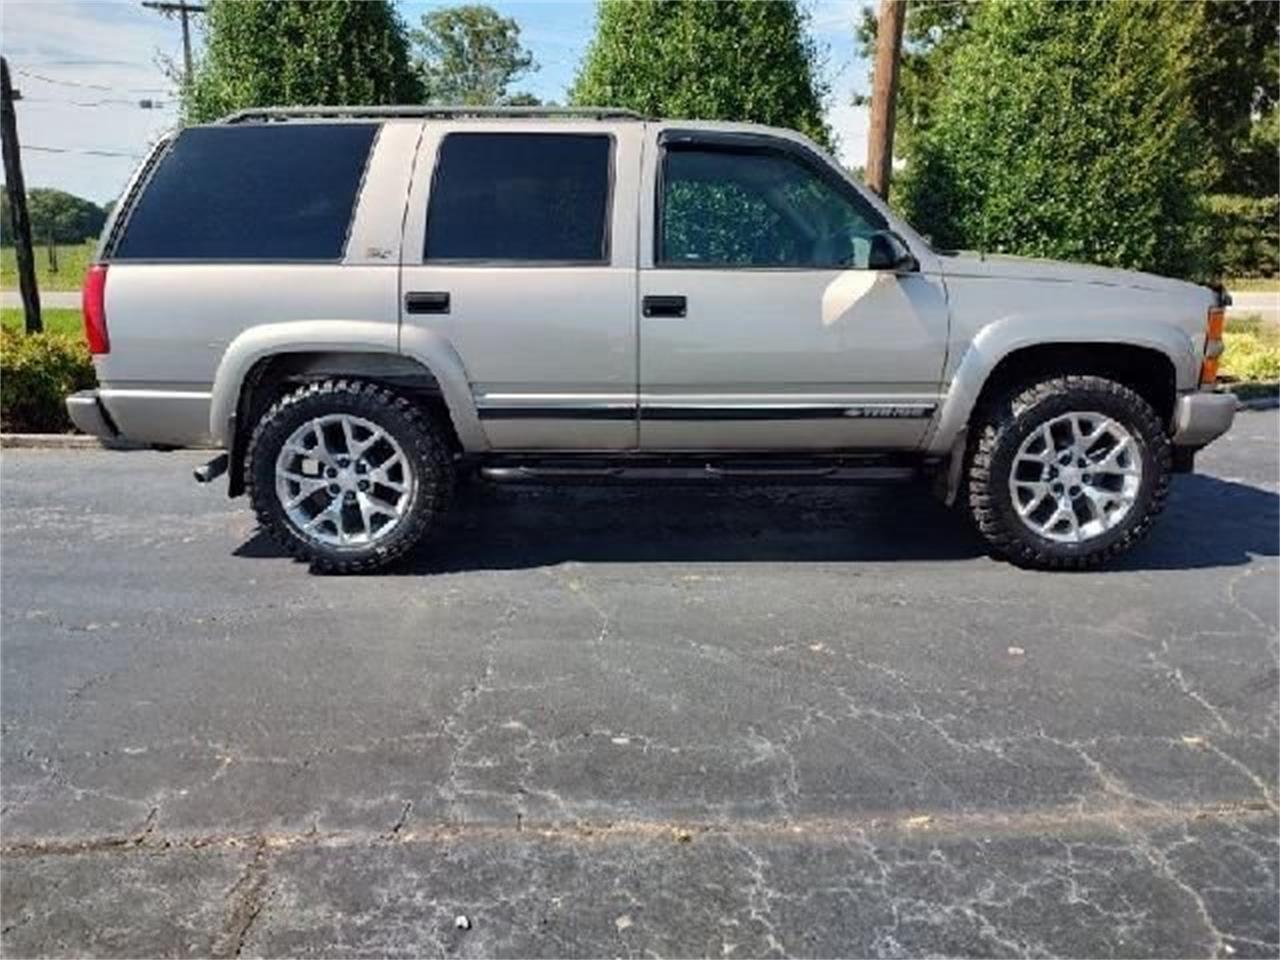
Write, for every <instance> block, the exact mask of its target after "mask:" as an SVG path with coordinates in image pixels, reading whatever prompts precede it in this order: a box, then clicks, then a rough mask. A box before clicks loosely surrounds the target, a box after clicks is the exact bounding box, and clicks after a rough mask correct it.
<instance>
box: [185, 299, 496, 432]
mask: <svg viewBox="0 0 1280 960" xmlns="http://www.w3.org/2000/svg"><path fill="white" fill-rule="evenodd" d="M313 352H346V353H393V354H400V355H402V356H406V357H409V358H411V359H413V360H415V361H417V362H418V363H420V364H421V365H422V366H424V367H425V368H426V369H427V370H428V371H429V372H430V373H431V375H432V376H433V377H434V378H435V380H436V383H438V384H439V386H440V392H441V395H442V396H443V397H444V402H445V406H446V407H447V408H448V411H449V417H450V419H451V420H452V421H453V427H454V431H455V432H456V433H457V435H458V439H459V441H461V443H462V446H463V449H465V450H467V451H468V452H470V451H472V450H483V449H487V447H488V442H487V441H486V439H485V434H484V429H483V427H481V425H480V417H479V415H478V414H477V412H476V406H475V400H474V399H473V397H472V394H471V386H470V383H469V381H468V380H467V375H466V371H465V370H464V369H463V366H462V360H461V358H460V357H459V356H458V353H457V351H456V350H454V349H453V345H452V344H451V343H449V341H448V340H447V339H446V338H445V337H444V336H442V335H441V334H439V333H437V332H435V331H433V330H427V329H424V328H422V327H414V328H407V329H405V330H404V331H403V336H402V335H401V331H400V330H399V329H398V328H397V326H396V325H395V324H389V323H380V322H374V321H363V320H292V321H288V322H284V323H267V324H261V325H259V326H256V327H250V328H249V329H248V330H245V331H244V332H243V333H241V334H240V335H239V336H237V337H236V338H235V339H234V340H232V341H231V344H230V345H229V346H228V347H227V349H226V352H225V353H224V354H223V355H222V361H221V362H220V363H219V364H218V371H217V373H216V374H215V376H214V381H213V399H212V403H211V405H210V409H209V433H210V435H211V436H212V437H213V439H214V442H215V443H216V444H218V445H219V446H223V447H228V448H229V447H230V445H231V441H232V434H231V430H232V423H233V418H234V417H235V413H236V409H237V407H238V405H239V402H240V393H241V390H242V389H243V387H244V381H245V377H246V376H248V373H249V371H250V370H251V369H253V366H254V364H256V363H258V362H259V361H260V360H263V359H265V358H267V357H270V356H274V355H277V354H283V353H313Z"/></svg>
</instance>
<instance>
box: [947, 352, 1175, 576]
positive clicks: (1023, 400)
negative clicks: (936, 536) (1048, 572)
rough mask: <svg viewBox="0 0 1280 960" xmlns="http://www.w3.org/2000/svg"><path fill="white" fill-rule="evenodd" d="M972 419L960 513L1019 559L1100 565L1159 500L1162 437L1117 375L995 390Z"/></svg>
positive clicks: (1125, 545) (1141, 528) (1155, 419)
mask: <svg viewBox="0 0 1280 960" xmlns="http://www.w3.org/2000/svg"><path fill="white" fill-rule="evenodd" d="M975 427H976V429H975V431H974V436H975V440H974V443H973V448H972V451H971V453H970V459H969V466H968V475H967V497H966V501H967V507H968V512H969V516H970V517H971V519H972V520H973V523H974V525H975V526H976V527H977V528H978V531H979V533H981V534H982V536H983V537H984V538H985V539H986V541H987V543H988V545H989V546H990V547H991V549H992V550H993V552H995V553H996V554H997V555H999V556H1002V557H1004V558H1007V559H1008V560H1010V561H1012V562H1013V563H1015V564H1018V565H1019V566H1025V567H1034V568H1041V569H1087V568H1092V567H1096V566H1099V565H1100V564H1102V563H1105V562H1106V561H1108V560H1110V559H1112V558H1113V557H1116V556H1119V555H1120V554H1122V553H1124V552H1126V551H1127V550H1129V549H1131V548H1132V547H1133V546H1134V545H1135V544H1136V543H1138V542H1139V541H1140V540H1141V539H1142V538H1143V537H1144V536H1145V535H1146V534H1147V533H1148V532H1149V531H1150V529H1151V525H1152V522H1153V521H1154V520H1155V517H1156V515H1157V514H1159V513H1160V511H1161V510H1162V509H1163V508H1164V504H1165V499H1166V497H1167V496H1168V493H1169V474H1170V467H1171V465H1172V448H1171V444H1170V442H1169V437H1168V435H1167V434H1166V433H1165V429H1164V425H1163V424H1162V423H1161V421H1160V418H1159V416H1158V415H1157V414H1156V412H1155V410H1153V409H1152V408H1151V405H1150V404H1149V403H1147V401H1146V400H1144V399H1143V398H1142V397H1140V396H1139V395H1138V394H1136V393H1135V392H1134V391H1133V390H1131V389H1129V388H1128V387H1126V386H1124V385H1123V384H1120V383H1116V382H1115V381H1112V380H1107V379H1105V378H1102V377H1096V376H1078V375H1064V376H1060V377H1055V378H1053V379H1050V380H1045V381H1042V382H1040V383H1036V384H1034V385H1032V386H1029V387H1024V388H1020V389H1017V390H1014V391H1011V392H1010V393H1008V394H1006V395H1005V396H1003V397H1000V398H997V399H996V401H995V402H993V403H991V404H990V405H988V406H986V407H985V409H983V410H982V411H980V412H978V413H976V414H975Z"/></svg>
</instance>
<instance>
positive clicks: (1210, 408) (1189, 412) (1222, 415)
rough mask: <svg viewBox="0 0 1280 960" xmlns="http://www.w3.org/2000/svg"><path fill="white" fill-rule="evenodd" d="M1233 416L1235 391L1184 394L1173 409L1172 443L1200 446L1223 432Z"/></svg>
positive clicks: (1227, 428)
mask: <svg viewBox="0 0 1280 960" xmlns="http://www.w3.org/2000/svg"><path fill="white" fill-rule="evenodd" d="M1235 417H1236V396H1235V394H1234V393H1185V394H1183V395H1182V396H1180V397H1179V398H1178V402H1177V405H1176V406H1175V407H1174V409H1173V443H1174V445H1175V446H1179V447H1196V448H1199V447H1203V446H1205V445H1206V444H1208V443H1210V442H1212V441H1214V440H1216V439H1217V438H1218V437H1220V436H1222V435H1223V434H1224V433H1226V432H1227V431H1228V430H1229V429H1230V428H1231V422H1232V421H1233V420H1234V419H1235Z"/></svg>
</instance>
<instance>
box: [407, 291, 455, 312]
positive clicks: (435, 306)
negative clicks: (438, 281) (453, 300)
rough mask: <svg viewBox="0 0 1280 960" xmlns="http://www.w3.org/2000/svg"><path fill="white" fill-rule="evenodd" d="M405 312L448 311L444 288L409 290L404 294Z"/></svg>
mask: <svg viewBox="0 0 1280 960" xmlns="http://www.w3.org/2000/svg"><path fill="white" fill-rule="evenodd" d="M404 310H405V313H448V312H449V293H448V291H446V290H410V291H409V292H408V293H406V294H405V295H404Z"/></svg>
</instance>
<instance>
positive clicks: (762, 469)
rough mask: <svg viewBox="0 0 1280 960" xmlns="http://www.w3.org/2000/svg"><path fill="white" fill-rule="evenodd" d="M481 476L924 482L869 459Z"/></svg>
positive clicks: (897, 465) (505, 467)
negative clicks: (916, 480) (863, 460)
mask: <svg viewBox="0 0 1280 960" xmlns="http://www.w3.org/2000/svg"><path fill="white" fill-rule="evenodd" d="M480 475H481V476H482V477H483V478H484V479H486V480H490V481H493V482H495V483H597V484H604V483H616V484H626V483H706V482H713V483H714V482H719V483H751V484H767V483H780V484H790V485H802V484H846V483H868V484H878V483H905V482H909V481H911V480H915V479H917V478H919V477H920V475H921V473H920V470H919V467H918V465H916V464H906V463H901V462H894V461H892V460H875V459H870V458H869V459H868V461H867V462H856V461H852V460H848V461H837V462H831V463H822V462H817V463H815V462H812V461H810V462H779V463H768V462H762V461H759V460H756V461H748V462H742V463H734V462H733V461H717V462H703V463H698V462H691V461H685V462H683V463H681V462H679V461H670V462H650V463H643V462H642V463H617V462H614V463H609V462H600V463H595V464H590V465H588V464H582V465H574V464H568V463H564V462H563V461H562V462H559V463H539V462H533V463H510V464H494V465H488V466H482V467H481V468H480Z"/></svg>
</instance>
